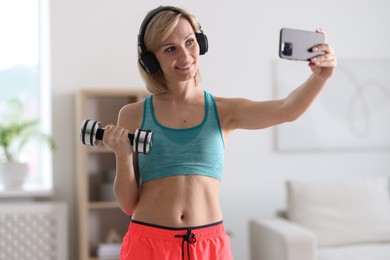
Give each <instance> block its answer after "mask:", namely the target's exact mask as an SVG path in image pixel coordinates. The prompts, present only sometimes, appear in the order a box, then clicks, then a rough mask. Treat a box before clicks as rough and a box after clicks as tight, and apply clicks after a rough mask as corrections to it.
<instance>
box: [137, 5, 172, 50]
mask: <svg viewBox="0 0 390 260" xmlns="http://www.w3.org/2000/svg"><path fill="white" fill-rule="evenodd" d="M162 11H174V12H176V13H177V12H178V11H177V8H175V7H173V6H159V7H157V8H155V9H153V10H151V11H150V12H149V13H148V14H147V15H146V17H145V19H144V20H143V22H142V24H141V27H140V28H139V33H138V49H139V52H140V53H141V54H142V53H146V52H147V51H148V50H147V49H146V46H145V33H146V28H147V27H148V25H149V23H150V21H151V20H152V19H153V17H154V16H156V15H157V14H158V13H160V12H162Z"/></svg>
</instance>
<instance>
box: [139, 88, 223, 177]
mask: <svg viewBox="0 0 390 260" xmlns="http://www.w3.org/2000/svg"><path fill="white" fill-rule="evenodd" d="M204 97H205V106H206V109H205V115H204V118H203V121H202V122H201V123H200V124H199V125H197V126H195V127H191V128H181V129H177V128H169V127H166V126H163V125H161V124H160V123H159V122H158V121H157V119H156V117H155V114H154V109H153V96H149V97H147V98H146V99H145V101H144V115H143V120H142V126H141V128H142V129H148V130H152V131H153V145H152V147H151V149H150V152H149V154H147V155H146V154H138V167H139V173H140V176H141V180H142V182H148V181H151V180H155V179H159V178H164V177H168V176H177V175H202V176H208V177H211V178H215V179H218V180H220V181H221V178H222V169H223V164H224V148H225V145H224V141H223V136H222V131H221V127H220V123H219V118H218V111H217V106H216V104H215V100H214V97H213V96H212V95H211V94H209V93H208V92H206V91H204Z"/></svg>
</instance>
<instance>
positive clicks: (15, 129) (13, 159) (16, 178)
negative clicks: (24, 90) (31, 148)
mask: <svg viewBox="0 0 390 260" xmlns="http://www.w3.org/2000/svg"><path fill="white" fill-rule="evenodd" d="M6 108H7V109H6V110H7V112H8V113H7V114H6V115H2V116H1V118H0V183H2V184H3V185H4V186H5V187H6V188H17V187H21V186H22V184H23V182H24V180H25V178H26V176H27V174H28V164H27V163H26V162H22V161H20V158H19V157H20V154H21V152H23V149H25V148H26V145H27V144H28V143H29V142H30V141H32V139H36V140H37V141H39V142H42V143H44V144H45V145H47V146H48V147H49V148H50V149H51V150H52V151H54V150H55V143H54V141H53V139H52V137H51V136H50V135H47V134H44V133H41V132H39V131H38V129H37V126H38V123H39V121H38V120H37V119H25V118H23V116H22V114H23V106H22V103H21V102H20V101H19V100H17V99H11V100H10V101H8V103H7V107H6Z"/></svg>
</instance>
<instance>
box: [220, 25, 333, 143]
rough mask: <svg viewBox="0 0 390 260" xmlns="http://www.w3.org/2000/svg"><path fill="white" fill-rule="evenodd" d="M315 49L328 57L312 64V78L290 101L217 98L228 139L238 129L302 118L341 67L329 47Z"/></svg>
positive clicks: (288, 97) (327, 45) (260, 127)
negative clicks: (337, 66) (337, 67)
mask: <svg viewBox="0 0 390 260" xmlns="http://www.w3.org/2000/svg"><path fill="white" fill-rule="evenodd" d="M318 31H322V30H318ZM322 32H323V31H322ZM323 33H325V32H323ZM315 48H317V49H318V50H320V51H323V52H324V55H321V56H319V57H317V58H314V59H312V60H311V61H310V62H309V66H310V68H311V70H312V74H311V76H310V77H309V78H308V79H307V80H306V81H305V82H304V83H303V84H302V85H300V86H298V87H297V88H295V89H294V90H293V91H292V92H291V93H290V94H289V95H288V96H287V97H286V98H284V99H280V100H271V101H251V100H247V99H223V98H217V99H216V101H217V106H218V110H219V111H220V112H219V113H220V120H221V125H222V129H223V131H224V134H225V135H228V134H229V133H230V132H231V131H232V130H234V129H262V128H266V127H270V126H274V125H278V124H281V123H284V122H289V121H294V120H296V119H297V118H299V117H300V116H301V115H302V114H303V113H304V112H305V111H306V110H307V109H308V108H309V107H310V105H311V104H312V102H313V101H314V100H315V98H316V97H317V95H318V94H319V93H320V91H321V90H322V89H323V87H324V86H325V84H326V82H327V81H328V79H329V78H330V77H331V76H332V74H333V72H334V70H335V68H336V65H337V59H336V55H335V54H334V51H333V49H332V48H331V47H330V45H329V44H327V43H325V44H322V45H319V46H316V47H315ZM315 51H317V50H315ZM225 137H226V136H225Z"/></svg>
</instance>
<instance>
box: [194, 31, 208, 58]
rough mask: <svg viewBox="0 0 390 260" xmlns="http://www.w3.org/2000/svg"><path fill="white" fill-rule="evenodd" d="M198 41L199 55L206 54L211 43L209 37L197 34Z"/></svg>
mask: <svg viewBox="0 0 390 260" xmlns="http://www.w3.org/2000/svg"><path fill="white" fill-rule="evenodd" d="M195 36H196V40H197V41H198V44H199V55H203V54H205V53H206V52H207V51H208V49H209V42H208V40H207V36H206V34H204V33H201V32H200V33H196V34H195Z"/></svg>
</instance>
